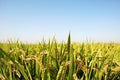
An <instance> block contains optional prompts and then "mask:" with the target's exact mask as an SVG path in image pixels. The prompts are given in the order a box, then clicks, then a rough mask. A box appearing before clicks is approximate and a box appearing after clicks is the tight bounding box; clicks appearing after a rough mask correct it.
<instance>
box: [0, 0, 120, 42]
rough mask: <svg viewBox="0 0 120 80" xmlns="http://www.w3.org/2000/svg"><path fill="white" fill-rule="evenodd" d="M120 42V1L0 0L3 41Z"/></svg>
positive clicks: (0, 29)
mask: <svg viewBox="0 0 120 80" xmlns="http://www.w3.org/2000/svg"><path fill="white" fill-rule="evenodd" d="M69 31H70V32H71V38H72V41H78V42H81V41H86V39H88V40H92V41H102V42H104V41H105V42H106V41H107V42H109V41H115V42H120V0H0V41H4V40H8V39H19V40H20V41H24V42H37V41H41V40H42V38H43V37H44V38H45V39H46V40H48V39H49V38H52V37H53V36H54V35H55V37H56V39H57V41H62V40H67V36H68V33H69Z"/></svg>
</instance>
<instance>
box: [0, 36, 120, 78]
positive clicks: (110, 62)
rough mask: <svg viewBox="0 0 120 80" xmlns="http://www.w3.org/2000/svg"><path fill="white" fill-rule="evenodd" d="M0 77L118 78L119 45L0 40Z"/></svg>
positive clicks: (119, 71) (69, 39)
mask: <svg viewBox="0 0 120 80" xmlns="http://www.w3.org/2000/svg"><path fill="white" fill-rule="evenodd" d="M0 80H120V44H119V43H112V42H111V43H94V42H93V43H71V38H70V34H69V36H68V41H67V42H63V43H58V42H56V40H55V38H54V39H53V40H52V41H50V40H49V41H48V42H47V43H46V42H45V41H44V40H43V41H42V42H40V43H38V44H25V43H21V42H19V41H17V42H8V43H2V42H1V43H0Z"/></svg>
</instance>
